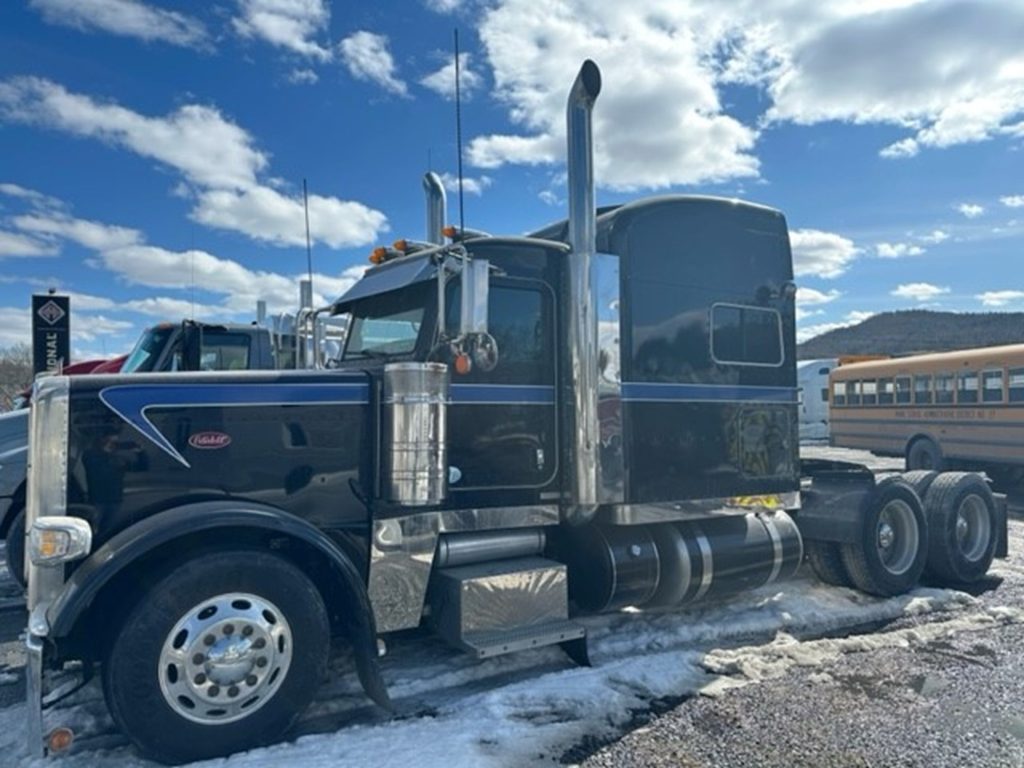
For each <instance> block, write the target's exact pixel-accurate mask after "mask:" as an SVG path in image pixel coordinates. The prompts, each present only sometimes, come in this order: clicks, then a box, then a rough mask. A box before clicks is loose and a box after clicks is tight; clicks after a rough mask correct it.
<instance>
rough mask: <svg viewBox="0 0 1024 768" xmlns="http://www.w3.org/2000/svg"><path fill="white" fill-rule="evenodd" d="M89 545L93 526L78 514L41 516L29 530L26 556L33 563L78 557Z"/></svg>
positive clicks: (69, 559)
mask: <svg viewBox="0 0 1024 768" xmlns="http://www.w3.org/2000/svg"><path fill="white" fill-rule="evenodd" d="M91 548H92V529H91V528H90V527H89V524H88V523H87V522H85V520H82V519H81V518H79V517H56V516H50V517H40V518H38V519H37V520H36V521H35V522H34V523H32V528H31V530H30V533H29V550H28V556H29V558H30V559H31V560H32V564H33V565H43V566H45V565H57V564H59V563H67V562H69V561H71V560H78V559H79V558H81V557H85V556H86V555H87V554H89V550H90V549H91Z"/></svg>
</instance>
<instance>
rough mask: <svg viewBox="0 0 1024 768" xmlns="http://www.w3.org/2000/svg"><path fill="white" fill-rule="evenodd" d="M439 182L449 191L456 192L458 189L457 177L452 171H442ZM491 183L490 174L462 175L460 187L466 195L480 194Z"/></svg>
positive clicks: (492, 181)
mask: <svg viewBox="0 0 1024 768" xmlns="http://www.w3.org/2000/svg"><path fill="white" fill-rule="evenodd" d="M441 183H442V184H444V188H445V189H446V190H448V191H449V192H456V193H457V192H458V191H459V177H458V176H457V175H456V174H454V173H442V174H441ZM493 183H494V180H493V179H492V178H491V177H490V176H478V177H476V178H474V177H472V176H463V177H462V189H463V191H464V192H465V193H466V194H467V195H477V196H479V195H482V194H483V193H484V190H485V189H487V188H488V187H489V186H491V184H493Z"/></svg>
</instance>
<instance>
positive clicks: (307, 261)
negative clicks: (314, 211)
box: [302, 177, 313, 293]
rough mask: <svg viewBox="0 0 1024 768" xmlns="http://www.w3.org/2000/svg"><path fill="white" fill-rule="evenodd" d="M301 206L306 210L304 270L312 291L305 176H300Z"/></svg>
mask: <svg viewBox="0 0 1024 768" xmlns="http://www.w3.org/2000/svg"><path fill="white" fill-rule="evenodd" d="M302 207H303V208H304V209H305V211H306V271H307V272H308V273H309V292H310V293H312V292H313V248H312V246H311V245H310V243H309V194H308V193H307V192H306V178H305V177H303V178H302Z"/></svg>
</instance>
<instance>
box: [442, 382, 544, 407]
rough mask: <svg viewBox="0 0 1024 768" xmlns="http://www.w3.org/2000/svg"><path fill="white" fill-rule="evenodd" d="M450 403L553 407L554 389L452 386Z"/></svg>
mask: <svg viewBox="0 0 1024 768" xmlns="http://www.w3.org/2000/svg"><path fill="white" fill-rule="evenodd" d="M449 394H450V401H451V403H452V404H454V405H470V404H481V403H489V404H497V405H513V404H527V405H553V404H554V402H555V388H554V387H548V386H534V385H529V384H452V385H451V389H450V393H449Z"/></svg>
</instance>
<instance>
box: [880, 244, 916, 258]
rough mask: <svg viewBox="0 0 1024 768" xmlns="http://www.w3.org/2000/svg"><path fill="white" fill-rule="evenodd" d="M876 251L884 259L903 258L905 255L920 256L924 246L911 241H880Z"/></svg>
mask: <svg viewBox="0 0 1024 768" xmlns="http://www.w3.org/2000/svg"><path fill="white" fill-rule="evenodd" d="M875 253H876V255H877V256H878V257H879V258H882V259H901V258H903V257H904V256H920V255H921V254H922V253H924V248H922V247H921V246H919V245H913V244H911V243H878V244H877V245H876V246H875Z"/></svg>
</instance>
